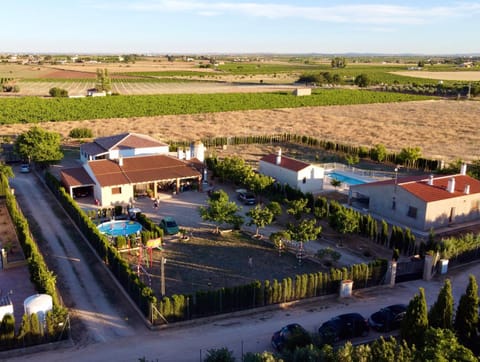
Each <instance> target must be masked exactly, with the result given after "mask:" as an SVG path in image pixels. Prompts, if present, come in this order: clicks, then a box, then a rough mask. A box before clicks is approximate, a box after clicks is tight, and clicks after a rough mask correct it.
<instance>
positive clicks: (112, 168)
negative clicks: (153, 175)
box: [88, 160, 130, 187]
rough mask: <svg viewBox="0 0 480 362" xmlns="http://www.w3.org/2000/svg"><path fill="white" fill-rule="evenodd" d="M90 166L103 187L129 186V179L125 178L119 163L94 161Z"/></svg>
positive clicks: (90, 162)
mask: <svg viewBox="0 0 480 362" xmlns="http://www.w3.org/2000/svg"><path fill="white" fill-rule="evenodd" d="M88 165H89V166H90V168H91V169H92V172H93V174H94V175H95V178H96V179H97V181H98V183H99V184H100V186H101V187H104V186H118V185H125V184H129V183H130V181H129V179H128V178H127V177H126V176H125V174H124V173H123V171H122V169H121V168H120V166H119V165H118V163H117V162H115V161H112V160H94V161H89V162H88Z"/></svg>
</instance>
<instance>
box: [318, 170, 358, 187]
mask: <svg viewBox="0 0 480 362" xmlns="http://www.w3.org/2000/svg"><path fill="white" fill-rule="evenodd" d="M327 176H329V177H330V178H333V179H335V180H338V181H340V182H343V183H345V184H347V185H361V184H366V183H367V181H364V180H359V179H357V178H353V177H350V176H345V175H341V174H339V173H336V172H335V171H333V172H330V173H328V174H327Z"/></svg>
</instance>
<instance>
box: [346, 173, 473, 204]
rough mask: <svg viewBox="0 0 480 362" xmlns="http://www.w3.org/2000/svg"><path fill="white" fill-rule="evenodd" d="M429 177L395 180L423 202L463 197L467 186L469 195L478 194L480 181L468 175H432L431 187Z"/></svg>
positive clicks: (388, 183) (387, 183) (356, 186)
mask: <svg viewBox="0 0 480 362" xmlns="http://www.w3.org/2000/svg"><path fill="white" fill-rule="evenodd" d="M429 178H430V175H420V176H406V177H401V178H398V179H397V186H398V187H400V188H402V189H403V190H406V191H408V192H409V193H411V194H412V195H414V196H416V197H418V198H419V199H421V200H423V201H425V202H431V201H440V200H446V199H450V198H454V197H458V196H462V195H465V188H466V186H467V185H468V186H469V194H479V193H480V180H477V179H475V178H473V177H470V176H468V175H462V174H454V175H434V176H433V185H429V184H428V181H429ZM452 178H454V179H455V190H454V192H449V191H448V190H447V187H448V183H449V181H450V180H451V179H452ZM393 184H395V179H394V178H393V179H389V180H383V181H376V182H371V183H366V184H361V185H355V186H352V187H353V188H362V187H371V186H377V185H378V186H379V185H393Z"/></svg>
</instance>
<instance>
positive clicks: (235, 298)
mask: <svg viewBox="0 0 480 362" xmlns="http://www.w3.org/2000/svg"><path fill="white" fill-rule="evenodd" d="M386 271H387V261H386V260H376V261H374V262H372V263H369V264H357V265H352V266H351V267H350V268H349V269H347V268H342V269H331V270H330V272H329V273H323V272H318V273H310V274H301V275H296V276H295V278H294V279H292V278H284V279H283V280H281V281H278V280H276V279H274V280H273V281H269V280H265V281H264V282H263V283H261V282H260V281H258V280H257V281H254V282H252V283H249V284H246V285H241V286H237V287H232V288H221V289H218V290H208V291H203V290H202V291H197V292H196V293H195V295H193V296H192V295H173V296H171V297H169V296H165V297H163V299H162V300H160V301H159V302H158V304H157V306H156V307H157V310H158V312H159V313H161V314H162V316H163V317H164V318H166V319H167V320H168V321H170V322H174V321H179V320H186V319H191V318H198V317H205V316H210V315H215V314H221V313H230V312H234V311H238V310H244V309H250V308H257V307H263V306H267V305H272V304H279V303H284V302H290V301H294V300H300V299H304V298H312V297H318V296H323V295H327V294H334V293H338V292H339V288H340V284H341V281H342V280H347V279H349V280H352V281H353V288H354V289H360V288H365V287H370V286H373V285H378V284H381V282H382V280H383V277H384V276H385V273H386ZM153 317H154V320H155V319H157V318H158V316H155V314H154V316H153Z"/></svg>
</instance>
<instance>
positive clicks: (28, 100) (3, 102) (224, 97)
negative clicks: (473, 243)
mask: <svg viewBox="0 0 480 362" xmlns="http://www.w3.org/2000/svg"><path fill="white" fill-rule="evenodd" d="M426 99H432V97H424V96H416V95H408V94H401V93H388V92H374V91H368V90H347V89H329V90H325V89H317V90H315V92H313V93H312V95H311V96H308V97H297V96H294V95H292V94H291V92H288V93H287V92H277V93H231V94H227V93H216V94H211V95H208V94H178V95H173V94H166V95H151V96H147V95H142V96H110V97H88V98H81V99H70V98H49V99H42V98H37V97H23V98H15V99H0V123H24V122H27V123H32V122H33V123H36V122H46V121H55V122H58V121H67V120H84V119H96V118H114V117H135V116H138V117H142V116H157V115H167V114H198V113H212V112H222V111H238V110H252V109H274V108H298V107H309V106H325V105H347V104H364V103H390V102H402V101H403V102H405V101H411V100H426Z"/></svg>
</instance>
